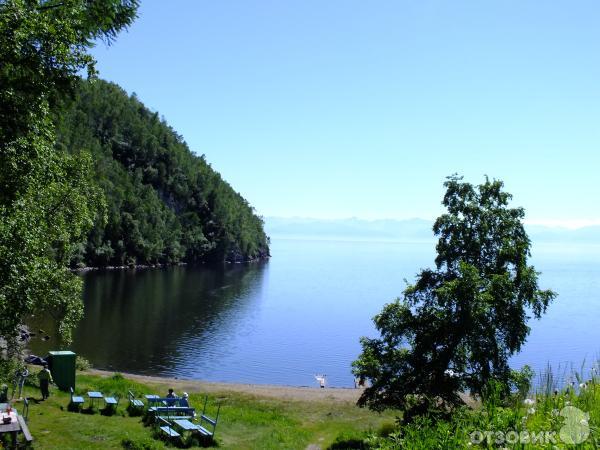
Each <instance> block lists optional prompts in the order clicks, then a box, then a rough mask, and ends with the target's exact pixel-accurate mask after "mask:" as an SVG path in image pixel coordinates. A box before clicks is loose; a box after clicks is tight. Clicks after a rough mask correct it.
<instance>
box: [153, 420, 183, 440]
mask: <svg viewBox="0 0 600 450" xmlns="http://www.w3.org/2000/svg"><path fill="white" fill-rule="evenodd" d="M157 423H158V429H159V430H160V431H161V433H162V434H164V435H166V436H167V437H168V438H169V439H174V438H181V435H180V434H179V433H178V432H177V431H175V430H174V429H173V428H172V427H171V424H170V423H169V421H167V420H165V419H162V418H159V419H158V422H157Z"/></svg>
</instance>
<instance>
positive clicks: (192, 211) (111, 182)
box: [56, 80, 269, 266]
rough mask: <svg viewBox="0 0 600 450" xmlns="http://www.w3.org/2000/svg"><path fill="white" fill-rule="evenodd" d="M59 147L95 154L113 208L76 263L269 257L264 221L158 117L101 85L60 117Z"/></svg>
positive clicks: (87, 86) (82, 85) (84, 92)
mask: <svg viewBox="0 0 600 450" xmlns="http://www.w3.org/2000/svg"><path fill="white" fill-rule="evenodd" d="M56 122H57V150H58V151H64V152H66V153H69V154H77V153H78V152H80V151H81V149H85V150H86V151H88V152H90V153H91V157H92V161H93V173H94V181H95V183H96V184H97V185H98V186H100V187H101V189H102V192H103V193H104V198H105V200H106V204H107V211H106V212H107V221H106V222H104V223H103V222H100V221H97V222H96V223H95V225H94V228H93V230H92V231H91V233H90V234H89V237H88V239H87V240H86V241H84V242H81V243H80V244H79V245H78V246H77V248H76V249H75V252H74V253H73V264H74V265H86V266H106V265H128V264H172V263H178V262H187V263H199V262H223V261H232V262H239V261H247V260H253V259H258V258H264V257H267V256H268V255H269V246H268V238H267V236H266V235H265V233H264V231H263V222H262V219H261V218H260V217H258V216H257V215H256V214H255V212H254V210H253V208H252V207H251V206H250V205H249V204H248V202H247V201H246V200H245V199H244V198H243V197H242V196H241V195H240V194H239V193H237V192H236V191H235V190H234V189H233V188H232V187H231V186H230V185H229V184H228V183H227V182H226V181H224V180H223V179H222V178H221V176H220V175H219V174H218V173H217V172H216V171H214V170H213V169H212V168H211V166H210V164H209V163H208V162H207V161H206V159H205V157H204V155H202V156H196V155H195V154H193V153H192V152H191V151H190V149H189V148H188V146H187V144H186V143H185V142H184V140H183V138H182V137H181V136H180V135H178V134H177V133H176V132H175V131H174V130H173V129H172V128H170V127H169V126H168V125H167V124H166V123H165V121H164V120H163V119H161V118H160V117H159V114H158V113H157V112H152V111H150V110H149V109H148V108H146V107H145V106H144V105H143V104H142V103H141V102H140V101H139V100H138V99H137V97H136V96H135V94H134V95H132V96H128V95H127V94H126V93H125V92H124V91H123V90H122V89H121V88H119V87H118V86H117V85H115V84H112V83H107V82H105V81H102V80H92V81H83V80H82V81H80V82H79V83H78V84H77V88H76V92H75V99H74V101H72V102H70V103H69V105H68V107H67V108H66V109H64V110H63V111H61V112H60V113H59V114H58V115H57V116H56Z"/></svg>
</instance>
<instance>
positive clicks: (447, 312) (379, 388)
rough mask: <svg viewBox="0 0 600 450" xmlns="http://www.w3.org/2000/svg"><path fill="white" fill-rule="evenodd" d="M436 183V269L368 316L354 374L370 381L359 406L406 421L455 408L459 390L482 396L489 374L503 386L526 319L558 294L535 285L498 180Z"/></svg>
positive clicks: (517, 214)
mask: <svg viewBox="0 0 600 450" xmlns="http://www.w3.org/2000/svg"><path fill="white" fill-rule="evenodd" d="M444 185H445V187H446V194H445V196H444V200H443V205H444V206H445V207H446V209H447V213H445V214H443V215H442V216H440V217H439V218H438V219H437V220H436V222H435V224H434V226H433V231H434V233H435V235H436V236H438V237H439V240H438V244H437V247H436V249H437V258H436V260H435V265H436V268H435V269H434V270H432V269H425V270H422V271H421V272H420V274H419V275H418V276H417V280H416V282H415V283H414V284H412V285H409V286H408V287H407V288H406V290H405V291H404V297H403V298H402V299H397V300H396V301H395V302H393V303H390V304H388V305H386V306H385V307H384V308H383V311H382V312H381V313H380V314H379V315H377V316H376V317H375V318H374V321H375V326H376V328H377V330H378V331H379V332H380V334H381V337H380V338H375V339H369V338H366V337H363V338H362V339H361V344H362V348H363V350H362V353H361V355H360V356H359V358H358V360H356V361H355V362H354V363H353V367H354V369H353V371H354V373H355V374H356V375H357V376H358V377H361V378H365V379H368V380H369V381H370V386H369V387H368V388H367V389H365V390H364V392H363V394H362V396H361V397H360V399H359V405H361V406H368V407H370V408H372V409H375V410H382V409H385V408H390V407H392V408H403V409H407V410H408V413H407V417H410V416H412V414H418V413H421V412H423V411H425V410H427V409H429V408H431V407H432V406H440V404H442V405H445V406H447V407H448V406H449V407H452V406H455V405H458V404H460V403H462V401H461V398H460V396H459V393H460V392H471V393H473V394H482V393H484V391H485V387H486V386H487V385H488V383H489V382H490V381H492V380H493V381H494V382H495V383H496V384H497V385H499V386H501V387H503V388H504V389H505V391H506V389H508V386H509V381H510V375H511V371H510V368H509V365H508V359H509V358H510V356H511V355H513V354H515V353H516V352H518V351H519V350H520V348H521V346H522V345H523V343H524V342H525V340H526V337H527V335H528V333H529V327H528V326H527V320H528V318H529V315H531V314H532V315H533V316H534V317H536V318H539V317H540V316H541V315H542V314H543V313H544V312H545V311H546V308H547V306H548V304H549V303H550V302H551V301H552V300H553V298H554V297H555V295H556V294H555V293H554V292H552V291H550V290H541V289H539V287H538V275H539V273H538V272H536V271H535V269H534V267H533V266H531V265H528V262H527V260H528V257H529V256H530V247H531V242H530V240H529V238H528V236H527V234H526V232H525V230H524V228H523V223H522V220H523V217H524V210H523V209H522V208H510V207H509V206H508V204H509V201H510V199H511V198H512V197H511V195H510V194H508V193H507V192H504V191H503V183H502V182H501V181H496V180H494V181H490V180H489V179H486V181H485V183H483V184H481V185H479V186H473V185H471V184H469V183H466V182H463V181H462V178H460V177H458V176H451V177H449V178H448V180H447V181H446V183H445V184H444Z"/></svg>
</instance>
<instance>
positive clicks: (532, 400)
mask: <svg viewBox="0 0 600 450" xmlns="http://www.w3.org/2000/svg"><path fill="white" fill-rule="evenodd" d="M534 403H535V400H534V399H532V398H526V399H525V400H523V404H524V405H526V406H531V405H533V404H534Z"/></svg>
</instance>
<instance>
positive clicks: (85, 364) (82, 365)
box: [75, 355, 92, 370]
mask: <svg viewBox="0 0 600 450" xmlns="http://www.w3.org/2000/svg"><path fill="white" fill-rule="evenodd" d="M75 368H76V369H77V370H89V369H91V368H92V364H91V363H90V362H89V361H88V360H87V359H85V358H84V357H83V356H79V355H77V357H76V358H75Z"/></svg>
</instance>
